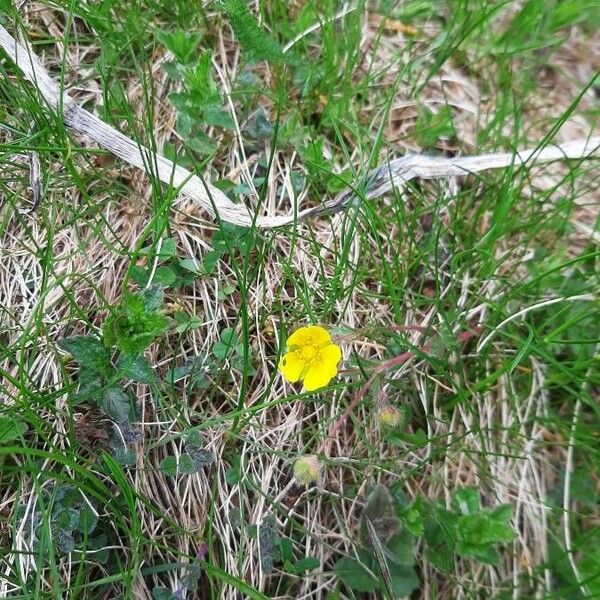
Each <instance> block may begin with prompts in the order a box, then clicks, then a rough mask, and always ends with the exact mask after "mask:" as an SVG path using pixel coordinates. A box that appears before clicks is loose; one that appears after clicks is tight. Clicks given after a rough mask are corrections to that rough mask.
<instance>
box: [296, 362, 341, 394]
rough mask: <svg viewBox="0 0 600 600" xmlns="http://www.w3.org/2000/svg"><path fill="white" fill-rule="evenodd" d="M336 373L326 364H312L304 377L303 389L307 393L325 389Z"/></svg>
mask: <svg viewBox="0 0 600 600" xmlns="http://www.w3.org/2000/svg"><path fill="white" fill-rule="evenodd" d="M336 373H337V371H336V369H335V368H331V367H330V366H329V365H328V364H326V363H323V362H318V363H315V364H312V365H311V366H310V367H309V368H308V371H307V372H306V376H305V377H304V389H305V390H306V391H307V392H314V391H315V390H318V389H319V388H322V387H325V386H326V385H327V384H328V383H329V382H330V381H331V380H332V379H333V378H334V377H335V375H336Z"/></svg>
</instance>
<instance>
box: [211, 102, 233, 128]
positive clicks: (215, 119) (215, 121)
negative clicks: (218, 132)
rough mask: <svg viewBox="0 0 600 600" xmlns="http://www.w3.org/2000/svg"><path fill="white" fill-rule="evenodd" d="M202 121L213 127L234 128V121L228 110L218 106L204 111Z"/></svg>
mask: <svg viewBox="0 0 600 600" xmlns="http://www.w3.org/2000/svg"><path fill="white" fill-rule="evenodd" d="M204 122H205V123H206V124H207V125H212V126H213V127H221V128H223V129H235V121H234V120H233V118H232V117H231V115H230V114H229V111H226V110H222V109H220V108H216V107H214V108H209V109H207V110H206V112H205V113H204Z"/></svg>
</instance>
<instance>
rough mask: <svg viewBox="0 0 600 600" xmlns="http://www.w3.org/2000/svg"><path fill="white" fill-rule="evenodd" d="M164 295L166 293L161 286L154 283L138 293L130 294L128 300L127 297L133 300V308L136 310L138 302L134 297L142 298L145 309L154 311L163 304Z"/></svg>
mask: <svg viewBox="0 0 600 600" xmlns="http://www.w3.org/2000/svg"><path fill="white" fill-rule="evenodd" d="M164 296H165V293H164V292H163V290H162V289H161V287H160V286H158V285H152V286H150V287H148V288H145V289H144V290H142V291H141V292H139V293H138V294H129V295H128V296H127V297H126V300H127V298H129V299H131V300H132V302H133V304H132V309H133V310H135V309H136V308H137V302H135V300H133V298H140V299H141V301H142V306H143V308H144V310H145V311H146V312H154V311H156V310H158V309H159V308H160V307H161V306H162V303H163V298H164Z"/></svg>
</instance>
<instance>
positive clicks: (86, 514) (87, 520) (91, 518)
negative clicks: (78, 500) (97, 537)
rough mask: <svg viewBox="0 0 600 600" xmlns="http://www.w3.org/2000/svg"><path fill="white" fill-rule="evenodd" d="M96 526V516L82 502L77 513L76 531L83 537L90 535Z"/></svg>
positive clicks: (86, 504) (85, 503)
mask: <svg viewBox="0 0 600 600" xmlns="http://www.w3.org/2000/svg"><path fill="white" fill-rule="evenodd" d="M97 524H98V516H97V515H96V514H95V513H94V511H93V510H92V509H91V507H90V506H89V504H88V503H87V502H85V501H84V502H83V504H82V508H81V510H80V512H79V521H78V522H77V530H78V531H79V532H81V533H83V534H85V535H90V534H91V533H92V532H93V531H94V529H96V525H97Z"/></svg>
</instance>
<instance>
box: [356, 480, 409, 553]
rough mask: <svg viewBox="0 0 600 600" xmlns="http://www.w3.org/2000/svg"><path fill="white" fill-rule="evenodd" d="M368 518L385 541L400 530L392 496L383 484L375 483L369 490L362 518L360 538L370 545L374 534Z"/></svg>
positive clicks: (378, 535) (382, 540)
mask: <svg viewBox="0 0 600 600" xmlns="http://www.w3.org/2000/svg"><path fill="white" fill-rule="evenodd" d="M367 520H368V521H370V523H371V524H372V526H373V529H374V531H375V533H376V534H377V537H378V538H379V539H380V540H381V542H383V543H385V542H386V541H387V540H388V539H389V538H390V537H391V536H393V535H394V534H396V533H398V532H399V531H400V526H401V523H400V519H399V518H398V517H397V516H396V511H395V510H394V505H393V502H392V496H391V494H390V492H389V490H388V489H387V488H386V487H385V486H383V485H379V484H377V485H375V486H373V488H372V489H371V491H370V492H369V495H368V497H367V503H366V505H365V508H364V510H363V513H362V516H361V520H360V539H361V542H362V543H363V544H364V545H365V546H370V545H371V543H372V541H373V540H372V536H371V534H370V533H369V529H370V527H369V526H368V525H367Z"/></svg>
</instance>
